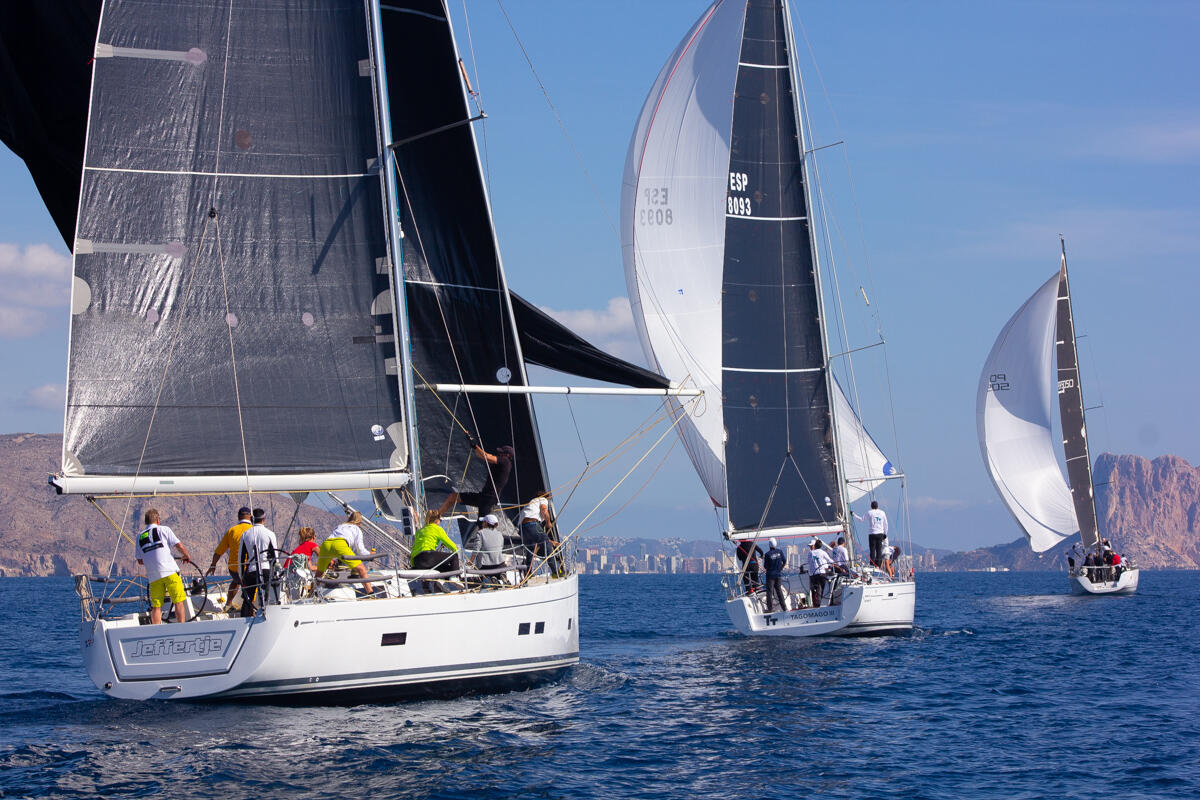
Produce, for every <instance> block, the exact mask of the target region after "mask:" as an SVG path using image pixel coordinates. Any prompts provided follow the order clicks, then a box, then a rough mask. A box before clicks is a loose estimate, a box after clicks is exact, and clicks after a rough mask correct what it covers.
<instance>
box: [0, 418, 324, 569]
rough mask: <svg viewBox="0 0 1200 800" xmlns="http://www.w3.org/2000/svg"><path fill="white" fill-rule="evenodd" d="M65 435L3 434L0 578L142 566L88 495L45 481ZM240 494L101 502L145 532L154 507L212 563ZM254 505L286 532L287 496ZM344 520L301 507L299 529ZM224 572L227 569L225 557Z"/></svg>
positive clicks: (129, 528)
mask: <svg viewBox="0 0 1200 800" xmlns="http://www.w3.org/2000/svg"><path fill="white" fill-rule="evenodd" d="M61 450H62V436H61V435H60V434H36V433H22V434H4V435H0V464H3V470H2V472H0V577H10V576H18V575H71V574H74V573H87V574H90V575H107V574H108V572H109V569H108V567H109V564H110V562H111V561H112V559H113V558H114V555H115V557H116V559H117V566H118V569H117V571H118V572H126V573H133V572H135V571H136V569H137V564H136V563H135V561H134V556H133V548H132V546H131V545H130V544H129V543H128V542H127V541H125V540H124V539H122V540H121V543H120V545H119V546H118V547H117V548H116V549H115V551H114V543H115V542H116V538H117V536H116V530H115V528H114V527H113V524H112V523H110V522H109V521H108V520H107V519H105V517H104V515H103V514H101V513H100V512H99V511H97V510H96V508H94V507H93V506H92V505H91V504H90V503H88V502H87V500H85V499H84V498H83V497H67V496H60V495H58V494H56V493H55V490H54V487H53V486H49V485H48V484H47V483H46V477H47V476H48V475H50V474H51V473H53V472H55V471H56V470H57V469H58V464H59V458H60V454H61ZM244 503H245V499H244V498H243V499H241V500H240V501H239V498H236V497H161V498H138V499H135V500H133V501H124V500H107V501H101V508H103V510H104V512H105V513H106V514H108V516H110V517H112V519H113V520H115V521H116V522H117V523H121V522H122V521H123V520H124V521H125V522H124V525H123V526H122V527H123V528H124V530H125V531H126V532H127V533H130V534H132V533H134V532H136V531H138V530H140V529H141V521H142V513H143V512H144V511H145V510H146V509H147V508H149V507H151V506H153V507H155V508H157V509H159V511H160V512H161V513H162V515H163V524H164V525H168V526H170V527H171V528H172V529H173V530H174V531H175V533H176V534H177V535H178V536H179V538H180V539H181V540H182V541H183V543H184V545H185V546H187V548H188V551H189V552H190V553H191V555H192V558H193V559H194V560H195V561H197V562H199V563H201V565H202V566H204V567H207V566H208V563H209V559H211V558H212V553H213V549H214V548H215V547H216V543H217V540H218V539H220V537H221V534H222V533H224V531H225V529H226V528H228V527H229V526H230V525H232V524H233V523H234V522H235V521H236V518H237V508H238V506H240V505H242V504H244ZM255 504H256V505H261V506H262V508H263V509H265V510H266V512H267V524H268V525H270V526H271V527H272V529H274V530H275V531H276V532H278V533H281V534H282V533H283V531H285V530H286V529H287V527H288V522H289V521H290V520H291V518H292V513H293V511H295V510H296V506H295V504H294V503H293V502H292V501H291V500H290V499H289V498H288V497H287V496H278V495H256V496H255ZM342 519H343V518H342V517H340V516H338V515H335V514H331V513H329V512H327V511H323V510H322V509H319V508H315V507H313V506H309V505H304V506H301V508H300V513H299V518H298V522H297V524H296V525H293V526H292V530H293V537H294V535H295V534H294V531H295V528H296V527H297V526H298V525H300V524H303V525H311V526H313V527H315V528H316V529H317V530H318V531H320V532H324V531H326V530H328V529H330V528H332V527H333V526H334V525H336V524H337V523H338V522H340V521H342ZM221 569H224V562H223V561H222V564H221Z"/></svg>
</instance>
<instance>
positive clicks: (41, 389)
mask: <svg viewBox="0 0 1200 800" xmlns="http://www.w3.org/2000/svg"><path fill="white" fill-rule="evenodd" d="M66 393H67V387H66V386H65V385H64V384H61V383H47V384H45V385H43V386H38V387H36V388H33V389H30V390H29V391H27V392H26V393H25V405H27V406H29V407H30V408H48V409H52V410H55V411H58V410H61V409H62V407H63V403H65V402H66Z"/></svg>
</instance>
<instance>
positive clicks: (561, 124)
mask: <svg viewBox="0 0 1200 800" xmlns="http://www.w3.org/2000/svg"><path fill="white" fill-rule="evenodd" d="M496 5H497V6H499V7H500V13H501V14H503V15H504V21H505V22H507V23H508V29H509V30H510V31H512V35H513V39H515V40H516V42H517V47H518V48H520V50H521V55H522V56H524V57H525V63H526V64H528V65H529V71H530V72H531V73H533V79H534V80H535V81H537V85H538V88H539V89H541V90H542V97H545V98H546V105H548V106H550V111H551V113H553V114H554V120H555V122H557V123H558V128H559V130H561V131H562V135H563V138H565V139H566V140H567V144H568V145H569V146H570V148H571V152H572V153H574V154H575V160H576V161H577V162H579V168H580V169H581V170H583V174H584V177H586V178H587V181H588V185H589V186H591V187H592V194H594V195H595V196H596V201H597V202H598V203H599V204H600V210H601V211H602V212H603V214H604V218H605V219H607V220H608V225H609V227H610V228H612V230H613V233H614V234H616V236H617V237H618V238H620V235H621V234H620V232H619V231H618V228H617V223H616V222H614V221H613V218H612V215H610V214H609V213H608V207H607V206H605V204H604V198H603V196H602V195H601V194H600V189H599V188H598V187H597V186H596V182H595V181H594V180H592V175H591V173H590V172H588V168H587V165H586V164H585V163H584V161H583V156H581V155H580V154H579V149H578V148H577V147H575V142H574V141H573V140H572V139H571V134H569V133H567V126H566V123H564V122H563V119H562V117H561V116H559V113H558V109H557V108H556V107H555V105H554V101H553V100H551V99H550V92H549V91H548V90H547V89H546V84H545V83H543V82H542V78H541V76H540V75H538V72H537V70H536V69H535V68H534V66H533V59H531V58H530V57H529V51H528V50H526V49H525V44H524V42H522V41H521V37H520V36H518V35H517V28H516V26H514V25H513V21H512V19H511V18H510V17H509V16H508V11H507V10H505V8H504V2H503V0H496Z"/></svg>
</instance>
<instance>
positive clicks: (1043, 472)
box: [976, 242, 1138, 594]
mask: <svg viewBox="0 0 1200 800" xmlns="http://www.w3.org/2000/svg"><path fill="white" fill-rule="evenodd" d="M1056 352H1057V357H1058V367H1057V372H1056V371H1055V365H1054V360H1053V359H1054V356H1055V353H1056ZM1055 376H1057V378H1056V377H1055ZM1052 391H1057V393H1058V409H1059V415H1060V418H1061V421H1062V434H1063V452H1064V456H1065V459H1066V464H1067V477H1068V478H1069V480H1070V484H1069V485H1068V484H1067V482H1066V481H1064V480H1063V475H1062V470H1061V469H1060V468H1059V465H1058V459H1057V457H1056V455H1055V448H1054V444H1053V442H1052V441H1051V438H1052V434H1051V422H1050V395H1051V392H1052ZM976 415H977V420H978V426H979V446H980V449H981V450H982V452H983V461H984V464H986V465H987V470H988V475H989V476H990V477H991V479H992V483H993V484H994V485H995V487H996V491H997V492H999V493H1000V496H1001V497H1002V498H1003V499H1004V502H1005V504H1006V505H1007V506H1008V509H1009V511H1011V512H1012V514H1013V516H1014V517H1015V518H1016V520H1017V522H1018V524H1020V526H1021V528H1022V529H1023V530H1024V531H1025V535H1026V536H1027V537H1028V539H1029V546H1030V547H1032V548H1033V550H1034V551H1035V552H1039V553H1041V552H1044V551H1046V550H1049V549H1050V548H1051V547H1053V546H1055V545H1056V544H1058V543H1059V542H1061V541H1063V540H1064V539H1066V538H1067V537H1069V536H1073V535H1075V534H1076V533H1078V534H1079V536H1080V539H1081V542H1082V545H1083V548H1084V551H1085V553H1086V556H1085V557H1084V558H1081V559H1080V563H1078V564H1076V563H1072V564H1071V570H1070V577H1071V590H1072V591H1073V592H1077V593H1082V594H1132V593H1133V592H1135V591H1137V585H1138V569H1137V567H1136V566H1135V565H1133V564H1128V565H1125V564H1122V565H1121V566H1120V567H1119V568H1117V567H1111V566H1105V565H1094V564H1091V563H1088V564H1086V565H1085V563H1083V562H1084V561H1085V560H1086V561H1089V562H1092V561H1095V560H1096V559H1097V558H1098V557H1099V558H1103V556H1104V550H1105V545H1106V543H1105V542H1103V541H1102V540H1101V539H1100V534H1099V526H1098V523H1097V515H1096V501H1095V494H1094V489H1093V484H1092V463H1091V457H1090V456H1089V454H1088V443H1087V425H1086V421H1085V419H1084V408H1083V391H1082V387H1081V385H1080V379H1079V358H1078V354H1077V352H1076V346H1075V322H1074V318H1073V316H1072V312H1071V292H1070V285H1069V283H1068V281H1067V247H1066V243H1065V242H1063V243H1062V262H1061V266H1060V267H1059V270H1058V272H1057V273H1056V274H1055V275H1054V276H1053V277H1052V278H1050V280H1048V281H1046V282H1045V283H1044V284H1042V287H1041V288H1040V289H1038V290H1037V291H1036V292H1035V293H1034V294H1033V296H1032V297H1030V298H1029V299H1028V300H1027V301H1025V304H1024V305H1022V306H1021V308H1020V309H1018V311H1017V313H1016V314H1014V315H1013V317H1012V319H1010V320H1009V321H1008V324H1007V325H1005V326H1004V329H1003V330H1001V331H1000V336H999V337H997V339H996V343H995V344H994V345H993V346H992V351H991V352H990V353H989V354H988V357H987V361H985V362H984V365H983V373H982V374H981V375H980V379H979V394H978V400H977V403H976ZM1072 561H1074V559H1072Z"/></svg>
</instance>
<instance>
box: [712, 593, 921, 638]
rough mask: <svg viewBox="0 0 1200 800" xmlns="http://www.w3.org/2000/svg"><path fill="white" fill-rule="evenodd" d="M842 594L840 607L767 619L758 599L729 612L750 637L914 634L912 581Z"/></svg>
mask: <svg viewBox="0 0 1200 800" xmlns="http://www.w3.org/2000/svg"><path fill="white" fill-rule="evenodd" d="M839 591H840V594H841V603H839V604H838V605H831V606H820V607H818V608H801V609H797V610H793V611H782V612H781V611H776V612H774V613H771V614H768V613H766V609H765V608H764V607H763V606H762V603H761V602H760V600H759V599H758V597H757V596H755V597H736V598H733V599H731V600H728V601H726V603H725V610H726V612H728V614H729V620H730V621H731V622H732V623H733V625H734V627H735V628H737V630H738V632H739V633H742V634H745V635H747V636H870V635H883V634H895V633H904V632H906V631H910V630H912V627H913V616H914V611H915V607H916V596H917V589H916V584H915V583H914V582H912V581H896V582H892V583H870V584H855V585H850V586H844V587H842V588H841V589H840V590H839Z"/></svg>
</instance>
